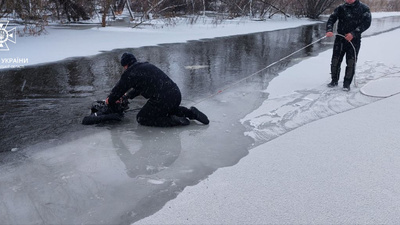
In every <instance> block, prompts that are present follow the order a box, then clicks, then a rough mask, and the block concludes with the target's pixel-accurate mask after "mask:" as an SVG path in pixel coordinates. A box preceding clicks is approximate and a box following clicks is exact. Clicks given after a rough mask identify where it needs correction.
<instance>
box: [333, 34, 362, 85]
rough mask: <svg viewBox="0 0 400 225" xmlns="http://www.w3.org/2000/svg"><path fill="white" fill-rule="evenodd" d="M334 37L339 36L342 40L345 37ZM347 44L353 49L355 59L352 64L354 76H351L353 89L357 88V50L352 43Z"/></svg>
mask: <svg viewBox="0 0 400 225" xmlns="http://www.w3.org/2000/svg"><path fill="white" fill-rule="evenodd" d="M335 35H336V36H340V37H343V38H346V36H344V35H342V34H335ZM349 43H350V44H351V47H353V50H354V57H355V59H354V60H355V62H354V76H353V83H354V87H358V85H357V80H356V67H357V50H356V47H354V44H353V42H351V41H349Z"/></svg>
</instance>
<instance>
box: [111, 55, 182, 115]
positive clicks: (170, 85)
mask: <svg viewBox="0 0 400 225" xmlns="http://www.w3.org/2000/svg"><path fill="white" fill-rule="evenodd" d="M130 89H132V90H131V91H130V92H129V96H128V97H129V98H131V99H132V98H134V97H136V96H138V95H142V96H143V97H144V98H146V99H149V100H150V101H152V102H154V103H158V102H162V101H164V100H166V98H169V97H171V96H174V95H178V96H180V90H179V88H178V86H177V85H176V84H175V83H174V82H173V81H172V80H171V79H170V78H169V77H168V76H167V75H166V74H165V73H164V72H163V71H162V70H160V69H159V68H157V67H156V66H154V65H153V64H151V63H148V62H136V63H134V64H133V65H131V66H130V67H129V68H128V69H127V70H125V72H124V73H123V74H122V75H121V79H120V80H119V81H118V83H117V84H116V85H115V87H114V88H113V89H112V90H111V94H110V95H109V96H108V98H109V99H108V101H109V104H110V106H111V108H112V107H113V106H114V105H115V104H114V103H115V102H116V101H117V100H119V99H120V98H121V97H122V96H123V95H124V94H125V93H126V92H128V91H129V90H130Z"/></svg>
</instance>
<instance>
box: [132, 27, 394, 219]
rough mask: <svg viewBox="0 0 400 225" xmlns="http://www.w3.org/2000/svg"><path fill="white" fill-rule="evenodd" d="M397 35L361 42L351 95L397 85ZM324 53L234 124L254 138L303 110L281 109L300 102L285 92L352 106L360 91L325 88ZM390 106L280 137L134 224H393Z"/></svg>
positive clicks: (285, 76)
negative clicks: (376, 82) (374, 85)
mask: <svg viewBox="0 0 400 225" xmlns="http://www.w3.org/2000/svg"><path fill="white" fill-rule="evenodd" d="M399 35H400V30H399V29H398V30H395V31H391V32H389V33H385V34H381V35H379V36H375V37H370V38H365V39H364V40H363V44H362V48H361V53H360V59H359V62H358V66H357V71H358V72H357V76H358V79H359V86H360V87H362V86H363V85H365V84H367V83H368V81H370V80H372V79H379V78H380V77H382V76H386V77H387V76H390V77H392V78H397V79H399V80H400V63H399V61H398V60H397V56H398V49H399V48H400V44H399V43H398V42H396V41H394V40H396V37H398V36H399ZM330 53H331V51H327V52H324V53H322V54H320V55H319V56H318V57H314V58H310V59H308V60H305V61H303V62H302V63H300V64H298V65H295V66H294V67H292V68H289V69H288V70H286V71H284V72H282V73H281V74H280V75H279V76H278V77H277V78H275V79H274V80H273V82H271V83H270V85H269V87H268V89H267V90H265V91H266V92H268V93H270V97H271V98H272V100H267V101H269V102H267V101H266V104H263V105H262V106H261V107H260V108H259V109H257V110H256V111H254V112H253V113H251V114H249V115H248V116H247V117H246V118H244V119H243V120H242V121H243V122H247V123H248V124H249V125H251V126H253V127H254V130H253V131H250V132H249V135H251V136H253V137H258V138H262V135H256V133H257V132H258V134H260V133H268V126H269V125H270V126H273V125H274V124H273V123H274V122H276V123H278V122H279V120H281V121H285V115H287V112H288V111H290V110H292V111H294V112H296V109H295V108H301V107H302V104H303V103H302V102H300V103H298V102H293V101H290V99H296V98H298V97H299V96H291V95H293V93H294V94H298V93H302V92H307V91H309V93H311V94H308V95H307V96H306V97H304V101H309V102H312V101H314V102H315V105H318V104H324V101H318V98H321V99H324V98H323V97H326V96H327V95H331V96H332V97H331V98H332V99H333V100H332V101H331V102H330V103H329V104H331V105H328V106H324V107H327V108H331V109H332V111H334V110H335V109H338V107H339V108H340V107H342V104H343V103H344V102H345V103H346V104H350V105H351V104H352V101H353V100H354V99H352V98H359V97H360V95H361V94H360V93H359V88H355V87H353V89H352V90H351V92H350V93H346V92H343V91H342V90H341V89H340V88H336V89H327V88H326V86H325V84H326V83H327V82H329V73H328V72H326V70H327V69H326V68H328V64H329V62H330ZM309 68H313V69H312V70H310V69H309ZM387 88H393V87H387ZM396 88H397V86H396V87H394V90H392V92H393V93H398V91H399V90H398V89H397V90H396ZM292 97H293V98H292ZM300 97H301V95H300ZM312 97H314V99H311V98H312ZM308 98H310V99H308ZM285 99H288V100H287V102H288V103H287V104H283V103H282V102H280V105H281V106H282V105H283V106H284V107H281V108H280V109H281V110H280V111H279V110H273V106H271V105H272V104H273V101H274V100H275V101H276V102H279V101H283V100H285ZM315 99H317V100H315ZM399 101H400V96H399V95H398V94H397V95H395V96H392V97H390V98H386V99H383V100H380V101H377V102H375V103H371V104H369V105H366V106H363V107H360V108H356V109H354V107H355V106H352V108H353V110H350V111H347V112H345V113H341V114H336V113H334V112H332V114H336V115H334V116H330V117H327V118H325V119H320V120H318V121H315V122H313V123H309V124H306V125H304V126H301V127H300V128H297V129H295V130H293V131H292V132H289V133H287V134H284V135H282V136H279V137H278V138H276V139H274V140H272V141H270V142H268V143H266V144H263V145H260V146H258V147H256V148H255V149H252V150H251V151H250V154H249V155H248V156H246V157H245V158H243V159H242V160H241V161H240V162H239V163H238V164H237V165H235V166H233V167H229V168H223V169H219V170H218V171H216V172H215V173H214V174H212V175H211V176H210V177H209V178H208V179H206V180H204V181H202V182H201V183H200V184H198V185H196V186H193V187H188V188H186V189H185V190H184V191H183V192H182V193H181V194H180V195H179V196H178V197H177V198H176V199H174V200H172V201H170V202H168V203H167V204H166V205H165V206H164V207H163V208H162V210H160V211H159V212H158V213H156V214H155V215H152V216H150V217H148V218H146V219H144V220H141V221H139V222H138V223H137V224H267V223H268V224H269V223H279V224H283V223H290V224H301V223H302V224H304V223H307V224H309V223H323V224H326V223H351V224H354V223H357V224H358V223H382V224H397V223H400V216H399V215H400V210H399V207H398V206H399V199H400V194H399V192H398V190H399V188H400V186H399V184H400V176H399V173H398V171H399V169H400V164H399V161H400V160H399V159H400V152H399V146H400V141H399V139H398V137H397V136H398V134H399V133H400V122H399V119H398V113H399V111H400V105H399V104H398V102H399ZM268 103H269V104H268ZM304 104H307V103H304ZM276 105H278V104H276ZM269 107H270V108H269ZM290 107H291V109H290ZM335 107H336V108H335ZM310 108H311V109H314V111H313V110H311V111H310V113H309V114H308V115H307V114H306V115H304V114H303V115H302V116H301V117H299V118H296V119H298V120H299V123H302V122H304V121H307V120H308V119H309V118H308V117H312V116H313V114H318V107H315V108H312V106H310ZM352 108H350V107H349V109H352ZM314 119H315V118H314ZM271 121H272V124H271ZM291 122H293V121H291ZM252 134H253V135H252Z"/></svg>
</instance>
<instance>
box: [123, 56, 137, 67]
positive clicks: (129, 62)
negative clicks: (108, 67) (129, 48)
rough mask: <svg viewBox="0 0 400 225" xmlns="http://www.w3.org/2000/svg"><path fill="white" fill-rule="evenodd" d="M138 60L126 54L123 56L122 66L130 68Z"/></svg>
mask: <svg viewBox="0 0 400 225" xmlns="http://www.w3.org/2000/svg"><path fill="white" fill-rule="evenodd" d="M136 61H137V60H136V58H135V56H134V55H132V54H131V53H124V54H123V55H122V56H121V66H126V65H127V66H130V65H132V64H134V63H135V62H136Z"/></svg>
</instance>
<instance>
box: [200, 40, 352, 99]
mask: <svg viewBox="0 0 400 225" xmlns="http://www.w3.org/2000/svg"><path fill="white" fill-rule="evenodd" d="M325 38H326V36H323V37H322V38H320V39H318V40H316V41H314V42H312V43H310V44H308V45H306V46H304V47H303V48H301V49H299V50H297V51H295V52H293V53H291V54H289V55H287V56H285V57H283V58H281V59H280V60H278V61H276V62H273V63H271V64H269V65H268V66H266V67H264V68H262V69H261V70H259V71H257V72H255V73H253V74H250V75H249V76H247V77H245V78H242V79H240V80H238V81H236V82H235V83H232V84H230V85H229V86H227V87H225V88H223V89H221V90H219V91H218V92H217V93H215V94H212V95H210V96H208V97H206V98H203V99H201V100H200V101H197V102H195V103H194V105H197V104H199V103H201V102H203V101H205V100H207V99H210V98H213V97H215V96H217V95H218V94H220V93H222V92H224V91H226V90H228V89H230V88H232V87H234V86H236V85H238V84H239V83H241V82H243V81H245V80H247V79H249V78H250V77H253V76H255V75H257V74H259V73H261V72H262V71H264V70H266V69H268V68H270V67H272V66H274V65H275V64H277V63H280V62H281V61H283V60H285V59H287V58H289V57H291V56H293V55H294V54H296V53H298V52H300V51H302V50H304V49H306V48H308V47H310V46H311V45H314V44H315V43H318V42H320V41H321V40H323V39H325ZM353 47H354V46H353Z"/></svg>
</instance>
